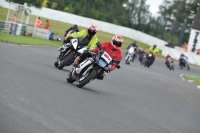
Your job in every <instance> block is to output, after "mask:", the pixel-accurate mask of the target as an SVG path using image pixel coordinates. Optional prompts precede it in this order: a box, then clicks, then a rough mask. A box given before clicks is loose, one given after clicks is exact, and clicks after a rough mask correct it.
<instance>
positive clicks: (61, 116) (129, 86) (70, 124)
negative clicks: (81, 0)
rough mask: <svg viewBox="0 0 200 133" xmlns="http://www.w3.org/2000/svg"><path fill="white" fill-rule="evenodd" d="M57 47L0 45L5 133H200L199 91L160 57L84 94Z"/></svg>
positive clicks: (126, 68)
mask: <svg viewBox="0 0 200 133" xmlns="http://www.w3.org/2000/svg"><path fill="white" fill-rule="evenodd" d="M57 55H58V51H57V48H55V47H35V46H20V45H15V44H7V43H0V133H200V89H198V88H197V86H196V85H195V84H192V83H189V82H187V81H184V80H182V79H181V77H180V75H181V74H188V75H196V76H199V75H200V68H199V67H194V66H191V70H190V71H188V70H186V69H179V68H178V64H177V63H175V71H170V70H168V69H167V68H166V66H165V64H164V60H162V59H156V61H155V63H154V64H153V65H152V66H151V67H150V68H146V67H144V66H141V65H140V64H139V62H138V59H136V60H135V61H134V62H131V64H130V65H126V64H125V60H124V57H125V56H123V61H122V62H121V64H120V65H121V68H120V69H119V70H116V71H113V72H111V73H110V74H108V75H107V76H106V77H105V78H104V80H103V81H99V80H95V81H92V82H91V83H89V84H87V85H86V86H85V87H83V88H78V87H76V83H73V84H70V83H68V82H67V81H66V77H67V76H68V73H69V72H70V70H71V66H69V67H65V68H64V69H63V70H58V69H57V68H55V67H54V65H53V63H54V61H55V59H56V57H57Z"/></svg>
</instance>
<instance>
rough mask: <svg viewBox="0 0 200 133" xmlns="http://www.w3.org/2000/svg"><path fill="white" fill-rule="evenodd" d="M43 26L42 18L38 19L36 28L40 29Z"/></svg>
mask: <svg viewBox="0 0 200 133" xmlns="http://www.w3.org/2000/svg"><path fill="white" fill-rule="evenodd" d="M41 25H42V20H40V17H38V19H37V20H36V22H35V27H36V28H40V27H41Z"/></svg>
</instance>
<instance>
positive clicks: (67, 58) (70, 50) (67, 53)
mask: <svg viewBox="0 0 200 133" xmlns="http://www.w3.org/2000/svg"><path fill="white" fill-rule="evenodd" d="M81 44H82V39H81V38H77V39H71V40H70V42H69V43H66V44H64V45H63V46H62V48H61V50H60V55H59V56H58V57H57V60H56V62H55V63H54V65H55V67H57V68H58V69H63V67H65V66H70V65H71V64H72V63H73V62H74V60H75V59H76V57H77V56H78V55H80V53H82V52H83V51H84V50H85V49H86V47H84V46H82V45H81Z"/></svg>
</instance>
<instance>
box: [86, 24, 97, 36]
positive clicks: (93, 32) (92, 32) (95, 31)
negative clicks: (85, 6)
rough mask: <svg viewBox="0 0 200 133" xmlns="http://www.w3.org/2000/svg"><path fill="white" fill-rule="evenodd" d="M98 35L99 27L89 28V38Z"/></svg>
mask: <svg viewBox="0 0 200 133" xmlns="http://www.w3.org/2000/svg"><path fill="white" fill-rule="evenodd" d="M96 33H97V27H96V26H95V25H92V24H91V25H90V26H89V27H88V35H89V36H94V35H95V34H96Z"/></svg>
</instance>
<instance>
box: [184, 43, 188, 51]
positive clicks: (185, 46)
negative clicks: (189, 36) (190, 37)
mask: <svg viewBox="0 0 200 133" xmlns="http://www.w3.org/2000/svg"><path fill="white" fill-rule="evenodd" d="M184 48H185V52H187V51H188V44H187V43H186V42H185V43H184Z"/></svg>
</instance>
